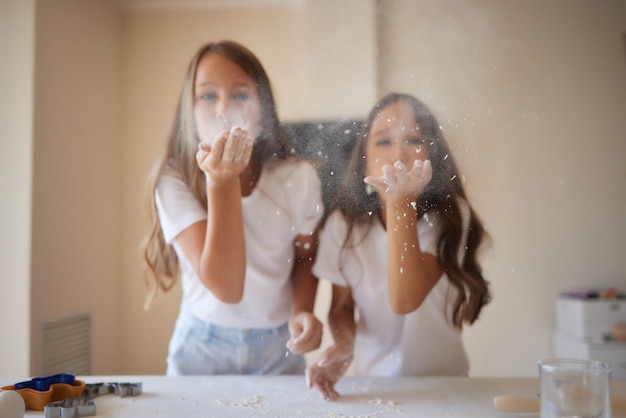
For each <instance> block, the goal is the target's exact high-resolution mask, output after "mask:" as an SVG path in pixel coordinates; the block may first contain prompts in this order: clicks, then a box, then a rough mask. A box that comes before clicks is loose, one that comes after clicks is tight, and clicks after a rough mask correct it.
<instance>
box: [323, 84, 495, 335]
mask: <svg viewBox="0 0 626 418" xmlns="http://www.w3.org/2000/svg"><path fill="white" fill-rule="evenodd" d="M400 101H402V102H404V103H406V104H408V105H409V106H411V108H412V109H413V112H414V114H415V118H416V120H417V124H418V126H419V129H420V132H421V133H422V134H423V135H424V138H425V139H426V144H427V146H428V151H429V156H430V157H429V158H430V161H431V164H432V167H433V177H432V180H431V182H430V183H429V184H428V185H427V187H426V189H425V190H424V192H423V193H422V194H421V195H420V196H419V198H418V199H417V208H418V213H417V217H418V219H419V218H421V217H423V216H424V215H425V214H426V213H427V212H430V213H437V214H438V215H439V217H440V219H441V230H440V233H441V235H440V237H439V241H438V245H437V248H438V249H437V252H438V258H439V260H440V261H441V262H442V263H443V265H444V267H445V271H446V273H447V275H448V278H449V280H450V283H451V284H452V286H454V287H455V288H456V289H457V290H458V296H457V297H456V299H455V300H454V301H453V305H452V318H451V319H452V324H453V326H454V327H455V328H458V329H461V328H462V327H463V323H468V324H472V323H474V321H476V319H478V316H479V314H480V311H481V309H482V307H483V306H484V305H486V304H487V303H489V301H490V293H489V283H488V282H487V281H486V280H485V278H484V277H483V275H482V268H481V265H480V263H479V261H478V254H477V252H478V249H479V246H480V244H481V241H482V240H483V238H486V237H487V233H486V231H485V228H484V226H483V225H482V223H481V221H480V219H479V218H478V216H477V215H476V212H475V211H474V209H473V208H472V207H471V205H469V201H468V202H467V203H468V205H469V208H470V222H469V232H468V237H467V243H466V249H465V257H464V258H463V262H462V264H459V262H458V258H457V254H458V252H459V247H460V246H461V240H462V237H463V232H464V231H463V222H462V217H461V210H460V208H459V203H458V199H459V198H463V199H465V200H466V201H467V197H466V195H465V191H464V190H463V184H462V183H461V179H460V176H459V172H458V170H457V168H456V164H455V162H454V158H453V156H452V153H451V152H450V148H449V146H448V144H447V143H446V141H445V139H444V136H443V132H442V131H441V129H440V126H439V124H438V123H437V120H436V118H435V116H434V115H433V113H432V112H431V111H430V109H429V108H428V107H427V106H426V105H425V104H424V103H422V102H421V101H420V100H418V99H417V98H415V97H414V96H412V95H409V94H401V93H390V94H388V95H386V96H385V97H383V98H382V99H381V100H380V101H379V102H378V103H376V105H375V106H374V108H373V109H372V111H371V112H370V114H369V116H368V118H367V120H366V121H365V125H364V126H363V129H362V131H361V133H360V134H359V135H358V136H357V139H356V142H355V145H354V148H353V151H352V155H351V157H350V161H349V163H348V167H347V168H346V171H345V174H344V177H343V179H342V182H341V184H340V186H339V190H338V193H337V195H336V196H337V197H336V199H335V201H334V203H333V206H332V207H331V209H330V211H332V210H339V211H340V212H341V213H342V214H343V216H344V218H345V219H346V221H347V223H348V233H347V235H346V239H345V241H344V243H343V248H342V252H343V251H346V250H347V249H348V247H349V242H351V240H352V238H351V236H352V232H353V230H354V226H355V225H356V224H365V225H369V226H371V225H372V222H373V221H374V220H375V219H376V218H378V217H379V216H380V212H381V202H380V199H379V197H378V194H377V193H370V194H368V193H367V190H366V184H365V183H364V181H363V179H364V177H365V166H366V154H365V150H366V145H367V140H368V135H369V132H370V129H371V126H372V123H373V121H374V119H375V118H376V116H377V115H378V114H379V113H380V112H381V111H382V110H383V109H384V108H386V107H387V106H389V105H391V104H394V103H397V102H400ZM355 245H358V244H355ZM341 267H342V266H340V268H341Z"/></svg>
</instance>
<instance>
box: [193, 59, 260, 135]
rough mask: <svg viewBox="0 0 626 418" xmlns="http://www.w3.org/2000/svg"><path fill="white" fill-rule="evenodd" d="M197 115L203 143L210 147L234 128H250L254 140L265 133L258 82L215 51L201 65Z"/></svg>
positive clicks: (196, 119) (197, 78)
mask: <svg viewBox="0 0 626 418" xmlns="http://www.w3.org/2000/svg"><path fill="white" fill-rule="evenodd" d="M193 113H194V120H195V123H196V130H197V131H198V136H199V137H200V141H202V142H205V143H208V144H211V143H213V139H214V138H215V136H216V135H217V134H218V133H219V132H221V131H223V130H224V129H230V128H232V127H234V126H239V127H241V128H243V129H246V130H247V131H248V134H249V135H250V136H251V137H252V138H256V137H257V136H258V135H259V133H260V132H261V102H260V100H259V93H258V90H257V86H256V84H255V82H254V80H253V79H252V78H250V76H248V75H247V74H246V73H245V72H244V71H243V70H242V69H241V68H240V67H239V66H237V64H235V63H234V62H232V61H231V60H229V59H228V58H226V57H225V56H223V55H222V54H218V53H215V52H210V53H208V54H206V55H205V56H203V57H202V59H201V60H200V62H199V63H198V68H197V70H196V82H195V85H194V106H193Z"/></svg>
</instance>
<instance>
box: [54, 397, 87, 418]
mask: <svg viewBox="0 0 626 418" xmlns="http://www.w3.org/2000/svg"><path fill="white" fill-rule="evenodd" d="M43 415H44V417H45V418H76V417H88V416H91V415H96V403H95V402H94V401H93V399H91V398H67V399H63V400H62V401H59V402H52V403H51V404H49V405H46V406H45V407H44V409H43Z"/></svg>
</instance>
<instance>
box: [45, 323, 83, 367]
mask: <svg viewBox="0 0 626 418" xmlns="http://www.w3.org/2000/svg"><path fill="white" fill-rule="evenodd" d="M41 344H42V347H41V353H42V361H41V376H50V375H53V374H57V373H71V374H74V375H89V374H90V372H91V370H90V369H91V367H90V365H91V316H90V315H89V314H81V315H76V316H72V317H68V318H63V319H59V320H55V321H48V322H44V323H42V327H41Z"/></svg>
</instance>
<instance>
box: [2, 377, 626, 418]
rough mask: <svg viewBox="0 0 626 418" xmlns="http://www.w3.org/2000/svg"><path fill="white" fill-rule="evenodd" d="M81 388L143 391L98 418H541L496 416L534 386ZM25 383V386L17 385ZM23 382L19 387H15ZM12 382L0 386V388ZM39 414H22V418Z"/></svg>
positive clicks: (259, 380) (253, 382) (508, 381)
mask: <svg viewBox="0 0 626 418" xmlns="http://www.w3.org/2000/svg"><path fill="white" fill-rule="evenodd" d="M76 378H77V379H80V380H83V381H85V382H86V383H98V382H118V383H137V382H141V383H142V385H143V393H142V394H141V395H139V396H136V397H125V398H120V397H118V396H116V395H105V396H100V397H97V398H94V400H95V402H96V415H95V417H119V418H125V417H128V418H138V417H141V418H143V417H168V418H169V417H172V418H174V417H175V418H180V417H186V418H190V417H289V418H298V417H300V418H306V417H333V418H338V417H342V418H343V417H353V418H365V417H482V418H488V417H513V418H530V417H538V416H539V414H538V413H532V414H520V413H507V412H500V411H497V410H496V409H495V408H494V407H493V398H494V397H495V396H498V395H514V396H522V397H536V396H537V390H538V380H537V379H533V378H461V377H415V378H375V377H350V376H347V377H344V378H343V379H342V380H341V381H340V382H339V384H338V386H337V389H338V390H339V392H340V394H341V397H340V398H339V399H338V400H336V401H334V402H329V401H324V400H323V399H322V398H321V397H320V396H319V394H318V393H317V392H315V391H313V390H309V389H308V388H307V387H306V385H305V381H304V377H303V376H185V377H165V376H84V377H81V376H77V377H76ZM21 380H24V379H21ZM17 381H20V380H17ZM15 382H16V381H8V380H6V379H1V380H0V385H1V386H6V385H13V384H14V383H15ZM612 393H613V395H614V396H621V397H626V381H614V382H613V385H612ZM41 416H43V412H40V411H33V410H27V411H26V417H41Z"/></svg>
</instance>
